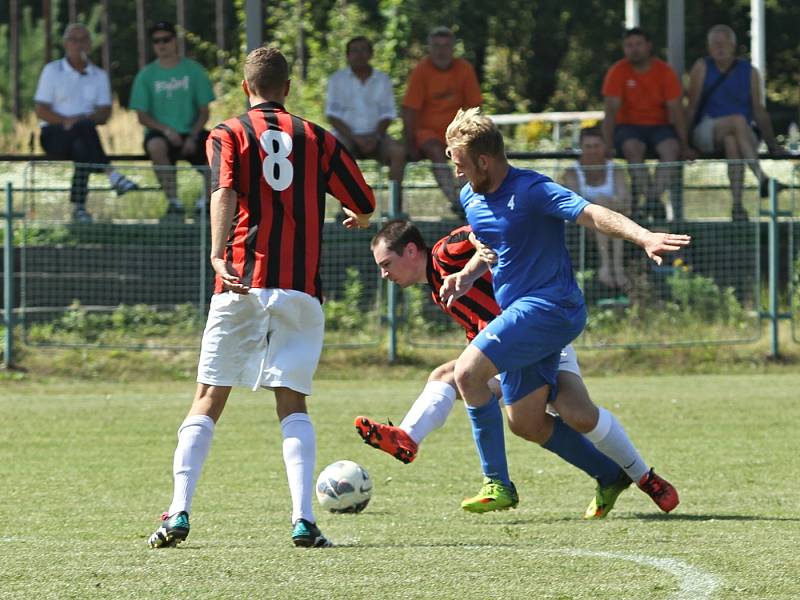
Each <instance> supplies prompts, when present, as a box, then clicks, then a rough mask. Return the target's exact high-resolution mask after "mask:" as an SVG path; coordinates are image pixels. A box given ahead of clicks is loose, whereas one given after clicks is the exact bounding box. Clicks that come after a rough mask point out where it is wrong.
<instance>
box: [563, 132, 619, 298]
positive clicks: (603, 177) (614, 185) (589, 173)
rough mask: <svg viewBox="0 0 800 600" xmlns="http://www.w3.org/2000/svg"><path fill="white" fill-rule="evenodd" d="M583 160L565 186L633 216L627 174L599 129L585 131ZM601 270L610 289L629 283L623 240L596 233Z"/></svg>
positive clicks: (569, 171) (567, 175)
mask: <svg viewBox="0 0 800 600" xmlns="http://www.w3.org/2000/svg"><path fill="white" fill-rule="evenodd" d="M580 144H581V157H580V158H579V159H578V160H576V161H575V164H574V165H573V166H571V167H569V168H567V169H566V171H564V185H565V186H566V187H568V188H569V189H571V190H573V191H575V192H577V193H578V194H580V195H581V196H583V197H584V198H586V199H587V200H589V201H590V202H594V203H595V204H600V205H602V206H605V207H607V208H610V209H611V210H615V211H617V212H620V213H622V214H624V215H626V216H627V215H630V207H631V198H630V192H629V190H628V184H627V182H626V181H625V175H624V173H623V172H622V171H621V170H619V169H615V168H614V163H613V162H612V161H610V160H607V159H606V144H605V142H604V141H603V136H602V133H601V132H600V129H599V128H597V127H590V128H586V129H583V130H581V137H580ZM595 236H596V238H597V251H598V254H599V255H600V267H599V269H598V271H597V279H599V280H600V282H601V283H602V284H603V285H605V286H607V287H609V288H626V287H627V286H628V284H629V281H628V278H627V277H626V275H625V265H624V262H623V256H624V255H623V241H622V240H621V239H617V238H615V239H610V238H609V237H608V236H605V235H603V234H601V233H598V232H595Z"/></svg>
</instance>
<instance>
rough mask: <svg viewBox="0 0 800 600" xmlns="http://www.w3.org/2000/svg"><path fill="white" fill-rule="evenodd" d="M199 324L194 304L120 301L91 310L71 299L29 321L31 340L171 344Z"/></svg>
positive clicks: (192, 332)
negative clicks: (53, 313)
mask: <svg viewBox="0 0 800 600" xmlns="http://www.w3.org/2000/svg"><path fill="white" fill-rule="evenodd" d="M201 328H202V323H201V318H200V315H199V313H198V310H197V307H196V306H194V305H192V304H179V305H177V306H175V307H174V308H172V309H170V310H164V309H159V308H156V307H153V306H149V305H145V304H136V305H121V306H118V307H117V308H115V309H114V310H113V311H110V312H95V311H90V310H87V309H86V308H85V307H83V306H81V304H80V302H78V301H77V300H76V301H74V302H73V303H72V304H71V305H70V306H69V308H68V309H67V310H66V311H65V312H64V313H63V314H62V315H61V316H60V317H59V318H58V319H56V320H54V321H52V322H49V323H37V324H34V325H31V326H30V328H29V332H28V338H29V339H30V341H32V342H34V343H58V344H98V345H103V344H108V345H119V344H122V345H132V344H133V345H135V344H137V343H138V344H142V345H148V346H153V347H157V346H159V345H175V344H176V343H181V342H182V341H186V340H187V339H188V338H194V337H195V336H196V335H197V332H198V331H200V330H201Z"/></svg>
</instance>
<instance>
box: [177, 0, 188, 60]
mask: <svg viewBox="0 0 800 600" xmlns="http://www.w3.org/2000/svg"><path fill="white" fill-rule="evenodd" d="M175 12H176V19H175V20H176V21H177V23H178V54H180V55H181V56H186V5H185V4H184V1H183V0H177V2H175Z"/></svg>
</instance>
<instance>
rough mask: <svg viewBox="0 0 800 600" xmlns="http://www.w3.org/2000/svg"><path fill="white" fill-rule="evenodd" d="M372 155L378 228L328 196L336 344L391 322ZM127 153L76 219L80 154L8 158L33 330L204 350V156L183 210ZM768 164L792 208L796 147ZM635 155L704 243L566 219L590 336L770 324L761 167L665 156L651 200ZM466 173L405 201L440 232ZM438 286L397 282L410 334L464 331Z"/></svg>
mask: <svg viewBox="0 0 800 600" xmlns="http://www.w3.org/2000/svg"><path fill="white" fill-rule="evenodd" d="M512 162H513V163H514V164H515V165H517V166H521V167H531V168H534V169H536V170H538V171H540V172H542V173H544V174H546V175H549V176H551V177H553V178H554V179H555V180H556V181H560V182H566V181H567V180H568V177H567V173H568V171H569V170H570V169H571V168H574V166H575V165H574V160H572V159H546V160H536V161H531V160H514V161H512ZM362 167H363V168H364V170H365V175H366V177H367V180H368V182H369V183H370V184H371V185H372V186H373V188H374V189H375V191H376V197H377V201H378V202H377V207H376V213H377V215H378V216H379V217H378V218H376V219H374V223H375V224H374V225H373V226H372V228H371V229H370V230H365V231H357V232H352V231H347V230H345V229H344V228H343V227H342V226H341V220H342V218H343V215H342V214H341V211H340V207H339V204H338V202H336V201H335V200H334V199H332V198H329V201H328V203H327V205H326V215H325V217H326V218H325V225H324V246H323V260H322V267H321V271H322V279H323V285H324V289H325V294H326V302H325V304H324V307H325V311H326V317H327V334H326V343H327V344H328V345H329V346H334V347H335V346H340V347H348V346H368V345H377V344H378V343H380V342H381V340H382V339H383V338H384V337H385V336H386V331H387V330H386V324H385V322H384V321H383V318H384V316H385V314H386V304H387V296H386V293H387V292H386V285H385V282H383V281H381V280H380V277H379V272H378V269H377V268H376V266H375V264H374V261H373V259H372V255H371V252H370V249H369V243H368V242H369V240H370V238H371V237H372V236H373V235H374V233H375V231H376V230H377V228H378V227H380V225H381V224H382V223H383V222H385V220H386V219H387V218H389V211H390V198H389V190H388V185H387V173H386V170H385V169H381V168H379V167H377V166H376V165H375V164H374V163H365V164H364V165H362ZM116 168H117V169H118V170H119V171H120V172H121V173H122V174H124V175H125V176H126V177H128V178H129V179H131V180H133V181H135V182H136V183H137V184H138V186H139V189H138V190H135V191H131V192H128V193H127V194H125V195H122V196H118V195H117V194H116V193H115V192H114V191H113V188H112V186H111V185H110V182H109V178H108V174H107V173H106V172H104V171H103V169H102V168H101V167H100V166H98V168H97V169H96V171H97V172H94V173H92V174H91V175H90V176H89V181H88V183H89V193H88V196H87V199H86V208H87V211H88V212H89V213H90V214H91V215H92V217H93V221H92V222H91V223H78V222H74V221H73V220H72V218H71V212H72V211H71V209H72V207H71V206H70V202H69V196H70V187H71V178H72V173H73V170H72V169H73V165H72V164H71V163H46V162H36V163H28V164H26V165H18V166H14V165H10V166H9V168H8V169H7V170H6V176H7V179H8V180H10V181H11V182H12V184H13V187H14V210H15V211H16V212H19V213H21V214H23V215H24V217H23V218H22V219H18V220H17V221H16V230H15V232H14V239H15V246H16V265H15V266H14V283H15V288H16V293H15V296H16V297H15V299H14V302H15V305H16V306H18V310H17V314H18V319H17V320H18V322H19V323H20V324H21V325H22V333H23V338H24V341H25V342H26V343H28V344H31V345H51V346H52V345H68V346H92V347H125V348H135V347H152V348H187V349H196V348H197V347H198V344H199V336H200V334H201V331H202V327H203V324H204V322H205V313H206V310H207V303H208V300H209V299H210V295H211V289H212V285H213V276H212V272H211V270H210V266H209V263H208V247H209V241H210V240H209V234H208V221H207V214H206V212H205V210H204V209H203V208H202V205H203V202H204V201H205V193H204V190H205V183H204V173H203V172H202V169H200V170H198V169H197V168H192V167H177V168H175V169H174V173H175V176H176V177H177V183H178V190H179V194H180V198H181V200H182V202H183V205H184V212H183V213H181V214H178V215H175V214H168V212H167V200H166V197H165V195H164V193H163V192H162V190H161V188H160V185H159V183H158V179H157V177H156V175H155V173H154V172H153V168H152V167H151V166H150V165H149V164H125V165H124V166H121V167H120V166H118V167H116ZM765 168H766V170H767V171H768V172H769V173H770V175H773V176H776V177H777V178H778V179H780V180H781V181H783V182H786V183H788V182H791V183H792V186H791V188H792V189H791V190H787V191H784V192H782V193H780V194H779V195H778V209H779V211H781V214H784V215H789V214H794V212H795V206H794V203H795V202H796V199H797V190H798V186H800V175H799V173H800V168H798V167H797V166H795V165H792V164H791V163H790V162H789V161H774V162H773V163H770V164H768V165H766V167H765ZM635 169H636V170H634V167H628V166H626V165H624V164H623V163H615V164H614V172H615V173H619V174H620V175H621V177H622V179H623V180H624V181H625V182H626V184H627V186H628V189H629V190H630V188H631V187H633V188H634V189H633V190H630V191H631V192H632V193H635V194H636V196H637V197H636V198H635V202H633V203H632V204H633V205H632V206H629V207H628V208H627V209H626V210H628V212H630V213H632V214H633V216H634V217H635V218H636V219H637V220H639V221H640V222H642V223H644V224H647V226H649V227H650V228H652V229H657V230H669V231H676V232H684V233H688V234H691V235H692V237H693V241H692V245H691V246H690V247H689V248H687V249H686V250H685V251H683V252H681V253H679V254H676V255H674V256H673V257H671V258H670V259H669V260H668V261H666V262H665V264H664V265H663V266H661V267H658V266H656V265H655V264H654V263H652V262H651V261H649V260H648V259H647V258H646V257H645V256H644V254H643V253H642V252H641V250H639V249H638V248H636V247H634V246H633V245H631V244H623V245H622V246H621V247H619V248H616V247H614V246H613V245H609V246H608V248H605V249H604V246H603V241H602V240H599V239H598V238H597V236H596V235H595V234H594V233H592V232H589V231H587V230H585V229H583V228H581V227H577V226H575V225H572V224H568V225H567V243H568V247H569V250H570V253H571V256H572V259H573V265H574V268H575V272H576V276H577V277H578V279H579V282H580V284H581V286H582V288H583V290H584V294H585V296H586V300H587V304H588V306H589V314H590V321H589V324H588V326H587V328H586V331H585V332H584V334H583V335H582V336H581V338H580V339H579V340H578V344H579V345H580V346H583V347H592V348H599V347H641V346H669V345H688V344H709V343H725V344H731V343H746V342H751V341H754V340H756V339H758V338H759V336H760V332H761V327H760V321H759V319H760V317H762V316H764V310H765V307H766V306H767V305H768V303H769V298H768V292H767V289H766V281H767V272H768V263H767V257H768V252H767V232H768V223H769V220H770V217H769V213H768V212H766V208H767V203H766V202H765V201H764V200H763V199H762V198H761V197H760V190H759V186H758V182H757V180H756V179H755V178H754V177H753V176H752V174H751V173H750V172H749V171H748V170H747V169H746V168H745V164H744V163H736V162H730V161H727V162H726V161H714V160H705V161H697V162H694V163H685V164H681V165H678V164H675V165H666V166H665V167H662V171H661V172H660V175H659V177H660V179H659V180H658V181H659V184H660V186H661V188H663V189H662V190H661V192H662V193H661V194H659V195H658V197H657V198H656V197H655V193H654V191H653V189H651V190H650V193H649V196H650V202H649V203H648V193H647V191H643V190H641V189H637V188H636V186H635V185H633V186H632V183H636V182H639V183H638V185H639V186H640V187H641V185H642V184H641V183H640V182H642V181H644V179H643V175H644V170H645V169H647V170H648V171H649V173H650V177H651V178H654V177H655V175H656V174H655V172H654V166H653V165H652V164H650V165H647V166H643V167H636V168H635ZM601 170H603V171H604V168H601ZM637 170H638V171H640V172H637ZM738 172H741V173H742V174H743V187H742V195H741V198H742V204H741V206H742V208H743V209H744V211H746V213H747V215H748V217H749V219H748V220H745V219H743V218H742V216H743V215H742V213H741V212H740V213H739V214H738V215H737V214H734V213H733V212H732V207H733V206H734V202H733V198H734V192H735V190H732V189H731V186H730V183H729V175H730V174H733V175H734V177H735V176H736V173H738ZM665 175H666V176H665ZM603 176H604V173H601V172H599V171H598V172H595V173H593V172H592V171H591V170H587V171H586V174H585V177H586V178H587V181H588V182H589V184H590V185H595V184H597V181H600V180H602V179H603ZM615 176H616V175H615ZM644 185H645V186H647V184H644ZM458 187H459V186H458V182H456V181H455V180H454V179H453V178H452V171H451V168H450V167H449V166H446V165H442V166H436V165H431V164H429V163H412V164H409V165H408V166H407V170H406V177H405V180H404V184H403V190H402V200H401V205H400V209H401V215H403V216H406V217H409V218H411V219H413V220H414V221H415V223H417V225H418V226H419V227H420V229H421V231H422V233H423V235H424V236H425V238H426V240H427V242H428V243H429V245H432V244H433V243H435V242H436V241H437V240H438V239H439V238H441V237H442V236H444V235H446V234H447V233H448V232H449V231H451V230H452V229H453V228H455V227H457V226H459V225H461V224H463V220H462V217H461V216H460V215H459V214H458V211H457V209H456V208H454V207H453V206H452V200H453V198H454V197H455V192H456V191H457V189H458ZM199 200H200V201H201V202H198V201H199ZM734 216H735V217H737V218H736V219H735V220H734V219H732V217H734ZM681 217H682V220H681ZM670 219H671V220H670ZM796 225H797V221H796V220H795V219H793V218H791V217H788V216H783V217H781V218H780V221H779V223H778V230H779V232H780V234H781V235H782V237H781V240H783V241H782V242H781V243H782V244H785V246H783V247H785V248H786V251H785V252H783V251H782V252H781V257H782V258H781V260H784V258H783V257H786V260H787V267H786V269H783V271H782V273H784V274H785V275H783V280H782V282H783V284H786V285H785V286H784V287H782V288H781V290H788V292H786V293H785V295H783V296H781V302H782V305H783V306H788V307H789V311H788V313H787V315H788V316H792V317H793V320H792V337H793V339H794V341H796V342H797V341H800V340H799V338H800V332H798V331H797V328H796V319H794V317H796V316H797V310H798V309H797V306H798V302H800V293H799V292H798V290H799V289H800V286H798V271H799V270H800V269H799V268H800V265H799V264H798V263H799V262H800V259H798V252H797V249H796V246H795V241H794V240H795V234H796V232H797V230H796ZM782 293H783V292H782ZM429 294H430V291H429V290H428V289H427V288H426V287H424V286H414V287H412V288H408V289H406V290H403V291H402V292H401V293H400V298H399V302H398V317H399V319H398V323H399V330H398V334H399V337H400V339H401V340H403V341H404V342H406V343H407V344H409V345H412V346H452V347H461V346H463V344H464V334H463V331H462V330H461V329H460V328H459V327H458V326H456V325H455V324H454V323H453V322H452V321H451V320H450V319H449V318H447V317H446V316H445V315H444V314H443V313H441V311H440V310H439V309H438V308H437V307H436V306H435V305H434V304H433V303H432V302H431V301H430V298H429V297H428V296H429Z"/></svg>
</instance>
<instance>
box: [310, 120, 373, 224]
mask: <svg viewBox="0 0 800 600" xmlns="http://www.w3.org/2000/svg"><path fill="white" fill-rule="evenodd" d="M322 147H323V168H324V169H325V173H326V176H327V177H326V178H327V183H326V191H327V192H328V193H329V194H331V195H332V196H334V197H335V198H336V199H337V200H338V201H339V202H341V203H342V205H343V206H345V207H347V208H349V209H350V210H352V211H353V212H354V213H356V214H362V215H363V214H368V213H371V212H373V211H374V210H375V195H374V194H373V193H372V188H371V187H369V186H368V185H367V182H366V181H364V175H363V174H362V173H361V169H359V168H358V165H357V164H356V161H355V159H354V158H353V156H352V155H351V154H350V152H348V151H347V149H346V148H345V147H344V146H343V145H342V144H341V143H340V142H339V140H337V139H336V138H335V137H334V136H333V134H331V133H328V132H327V131H324V130H323V131H322ZM326 166H327V168H325V167H326Z"/></svg>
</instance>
